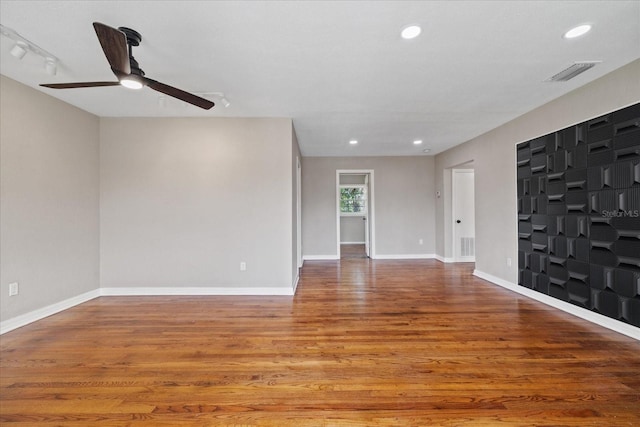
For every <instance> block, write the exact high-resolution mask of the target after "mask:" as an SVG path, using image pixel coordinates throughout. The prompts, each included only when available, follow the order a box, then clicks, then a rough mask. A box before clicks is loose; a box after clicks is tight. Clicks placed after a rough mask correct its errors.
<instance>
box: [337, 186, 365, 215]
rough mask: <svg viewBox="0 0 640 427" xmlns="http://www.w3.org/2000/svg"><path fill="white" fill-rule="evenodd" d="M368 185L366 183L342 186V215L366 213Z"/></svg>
mask: <svg viewBox="0 0 640 427" xmlns="http://www.w3.org/2000/svg"><path fill="white" fill-rule="evenodd" d="M366 213H367V187H365V186H364V185H344V186H342V185H341V186H340V215H342V216H348V215H366Z"/></svg>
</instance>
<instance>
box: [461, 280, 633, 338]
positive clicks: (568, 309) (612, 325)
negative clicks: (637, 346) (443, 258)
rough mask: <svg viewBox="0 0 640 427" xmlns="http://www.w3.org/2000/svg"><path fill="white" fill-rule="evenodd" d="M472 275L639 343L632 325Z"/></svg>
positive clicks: (513, 285) (517, 286) (531, 291)
mask: <svg viewBox="0 0 640 427" xmlns="http://www.w3.org/2000/svg"><path fill="white" fill-rule="evenodd" d="M473 275H474V276H476V277H479V278H481V279H484V280H487V281H489V282H491V283H494V284H496V285H499V286H502V287H503V288H506V289H509V290H510V291H513V292H516V293H518V294H520V295H524V296H526V297H529V298H531V299H534V300H536V301H539V302H541V303H543V304H546V305H549V306H551V307H554V308H557V309H559V310H562V311H564V312H565V313H569V314H572V315H574V316H577V317H579V318H581V319H584V320H587V321H589V322H591V323H595V324H596V325H600V326H602V327H605V328H607V329H611V330H612V331H615V332H618V333H621V334H623V335H626V336H628V337H631V338H633V339H636V340H638V341H640V328H636V327H635V326H633V325H629V324H627V323H622V322H619V321H617V320H615V319H612V318H610V317H607V316H603V315H602V314H599V313H596V312H595V311H591V310H587V309H585V308H581V307H578V306H576V305H573V304H570V303H568V302H565V301H562V300H559V299H557V298H553V297H550V296H549V295H545V294H542V293H540V292H537V291H534V290H533V289H529V288H525V287H524V286H520V285H517V284H515V283H511V282H509V281H507V280H504V279H501V278H499V277H496V276H493V275H491V274H488V273H485V272H483V271H480V270H474V271H473Z"/></svg>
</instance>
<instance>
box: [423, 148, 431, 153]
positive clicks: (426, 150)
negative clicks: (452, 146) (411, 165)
mask: <svg viewBox="0 0 640 427" xmlns="http://www.w3.org/2000/svg"><path fill="white" fill-rule="evenodd" d="M430 151H431V150H430V149H429V148H425V149H424V150H422V152H423V153H429V152H430Z"/></svg>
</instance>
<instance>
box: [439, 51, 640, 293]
mask: <svg viewBox="0 0 640 427" xmlns="http://www.w3.org/2000/svg"><path fill="white" fill-rule="evenodd" d="M638 76H640V60H637V61H635V62H633V63H631V64H629V65H627V66H625V67H622V68H620V69H618V70H616V71H614V72H612V73H610V74H608V75H606V76H604V77H602V78H601V79H598V80H596V81H594V82H592V83H590V84H588V85H585V86H583V87H581V88H579V89H577V90H575V91H573V92H571V93H569V94H567V95H565V96H562V97H561V98H558V99H556V100H554V101H552V102H550V103H548V104H546V105H544V106H542V107H540V108H537V109H535V110H533V111H531V112H529V113H527V114H524V115H523V116H521V117H519V118H517V119H515V120H513V121H511V122H509V123H507V124H505V125H503V126H500V127H499V128H496V129H494V130H492V131H490V132H488V133H486V134H484V135H481V136H479V137H477V138H475V139H473V140H471V141H469V142H467V143H465V144H462V145H459V146H457V147H454V148H452V149H450V150H448V151H445V152H444V153H441V154H438V155H437V156H436V161H435V180H436V190H439V191H441V192H442V194H443V197H442V198H440V199H438V202H437V205H436V229H437V230H438V234H437V239H436V251H437V253H438V255H440V256H442V257H451V256H452V249H451V245H450V240H449V239H450V237H449V236H450V233H451V223H450V215H451V213H450V212H451V199H450V191H451V187H450V185H451V181H450V171H449V168H452V167H454V166H457V165H460V164H462V163H465V162H467V161H470V160H473V161H474V166H475V180H476V182H475V199H476V269H477V270H479V271H481V272H484V273H488V274H490V275H493V276H495V277H498V278H500V279H503V280H507V281H509V282H511V283H517V271H518V267H517V243H518V242H517V233H516V225H517V207H516V164H515V159H516V155H515V146H516V144H518V143H520V142H523V141H527V140H529V139H532V138H535V137H538V136H542V135H546V134H548V133H551V132H554V131H556V130H559V129H562V128H565V127H567V126H571V125H573V124H577V123H580V122H583V121H585V120H588V119H591V118H594V117H597V116H599V115H602V114H606V113H608V112H611V111H615V110H617V109H620V108H623V107H625V106H628V105H631V104H633V103H636V102H639V101H640V77H638ZM557 84H561V83H557ZM507 257H509V258H511V259H512V266H511V267H507V263H506V258H507Z"/></svg>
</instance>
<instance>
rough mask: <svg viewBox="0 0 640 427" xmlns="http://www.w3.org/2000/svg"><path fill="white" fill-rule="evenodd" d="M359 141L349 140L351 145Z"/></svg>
mask: <svg viewBox="0 0 640 427" xmlns="http://www.w3.org/2000/svg"><path fill="white" fill-rule="evenodd" d="M357 143H358V141H356V140H355V139H352V140H351V141H349V144H351V145H356V144H357Z"/></svg>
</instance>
